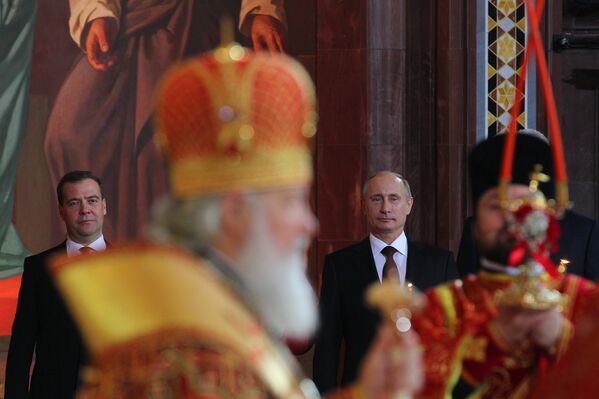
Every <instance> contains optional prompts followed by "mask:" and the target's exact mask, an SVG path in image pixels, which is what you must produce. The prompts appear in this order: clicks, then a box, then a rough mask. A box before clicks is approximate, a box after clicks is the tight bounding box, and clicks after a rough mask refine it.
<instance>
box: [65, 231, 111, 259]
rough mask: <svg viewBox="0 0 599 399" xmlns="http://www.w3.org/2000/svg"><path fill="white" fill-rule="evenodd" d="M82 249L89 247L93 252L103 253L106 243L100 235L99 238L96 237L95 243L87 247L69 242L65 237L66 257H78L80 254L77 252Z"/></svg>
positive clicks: (102, 235)
mask: <svg viewBox="0 0 599 399" xmlns="http://www.w3.org/2000/svg"><path fill="white" fill-rule="evenodd" d="M82 247H90V248H92V249H93V250H95V251H104V250H105V249H106V241H105V240H104V234H100V237H98V239H97V240H96V241H94V242H92V243H91V244H89V245H83V244H80V243H78V242H75V241H73V240H71V239H70V238H69V237H67V255H68V256H73V255H79V254H80V252H79V250H80V249H81V248H82Z"/></svg>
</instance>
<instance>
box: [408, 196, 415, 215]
mask: <svg viewBox="0 0 599 399" xmlns="http://www.w3.org/2000/svg"><path fill="white" fill-rule="evenodd" d="M407 203H408V211H407V212H406V215H409V214H410V212H412V205H414V197H410V198H408V199H407Z"/></svg>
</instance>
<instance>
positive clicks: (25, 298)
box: [4, 171, 106, 399]
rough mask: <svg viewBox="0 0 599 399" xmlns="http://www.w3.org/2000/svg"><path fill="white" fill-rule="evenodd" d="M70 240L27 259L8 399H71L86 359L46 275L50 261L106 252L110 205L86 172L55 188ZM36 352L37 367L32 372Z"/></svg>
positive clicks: (8, 374) (13, 337)
mask: <svg viewBox="0 0 599 399" xmlns="http://www.w3.org/2000/svg"><path fill="white" fill-rule="evenodd" d="M56 191H57V195H58V203H59V213H60V216H61V218H62V220H63V221H64V223H65V227H66V230H67V238H66V241H64V242H62V243H61V244H59V245H57V246H56V247H54V248H51V249H49V250H47V251H44V252H42V253H40V254H37V255H33V256H30V257H28V258H26V259H25V263H24V271H23V276H22V280H21V288H20V290H19V298H18V302H17V312H16V315H15V320H14V322H13V326H12V334H11V340H10V346H9V349H8V357H7V361H6V385H5V393H4V398H5V399H20V398H61V399H62V398H65V399H67V398H72V397H74V395H75V390H76V388H77V382H78V376H79V367H80V364H81V363H82V361H83V360H84V356H85V353H84V350H83V347H82V344H81V338H80V335H79V333H78V331H77V329H76V327H75V324H74V322H73V320H72V319H71V316H70V315H69V313H68V312H67V309H66V308H65V305H64V303H63V301H62V299H61V297H60V295H59V294H58V291H57V289H56V287H55V285H54V283H53V281H52V280H51V278H50V275H49V274H48V270H46V264H47V261H48V259H49V258H50V257H52V256H56V255H58V254H61V253H62V254H64V253H66V254H67V255H68V256H74V255H78V254H81V253H85V252H91V251H101V250H104V249H105V248H106V242H105V241H104V236H103V234H102V225H103V222H104V215H106V201H105V199H104V196H103V195H102V190H101V182H100V180H99V179H98V178H97V177H96V176H94V175H93V174H92V173H91V172H88V171H73V172H69V173H67V174H66V175H65V176H63V178H62V179H61V180H60V182H59V183H58V187H57V189H56ZM34 348H35V364H34V367H33V372H32V374H31V381H30V373H29V371H30V367H31V362H32V356H33V351H34Z"/></svg>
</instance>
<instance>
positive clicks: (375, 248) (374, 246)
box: [369, 232, 408, 285]
mask: <svg viewBox="0 0 599 399" xmlns="http://www.w3.org/2000/svg"><path fill="white" fill-rule="evenodd" d="M369 238H370V249H371V250H372V257H373V258H374V264H375V266H376V272H377V274H378V275H379V281H383V266H385V260H386V259H385V255H383V254H382V253H381V251H382V250H383V248H385V247H387V246H391V247H393V248H395V249H396V250H397V252H395V254H393V260H394V261H395V264H396V265H397V270H398V271H399V281H400V282H401V284H402V285H403V284H404V283H405V281H406V268H407V266H408V239H407V238H406V234H405V233H404V232H402V233H401V235H400V236H399V237H397V238H396V239H395V241H393V242H392V243H391V244H390V245H387V243H385V242H384V241H382V240H379V239H378V238H376V237H375V236H374V235H372V234H370V237H369Z"/></svg>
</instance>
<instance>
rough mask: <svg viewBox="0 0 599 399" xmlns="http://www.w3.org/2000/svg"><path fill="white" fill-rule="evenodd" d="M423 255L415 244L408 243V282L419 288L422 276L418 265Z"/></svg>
mask: <svg viewBox="0 0 599 399" xmlns="http://www.w3.org/2000/svg"><path fill="white" fill-rule="evenodd" d="M420 258H421V254H420V251H419V248H418V247H417V246H416V245H414V243H412V242H410V241H408V261H407V262H406V281H409V282H411V283H413V284H414V285H416V286H418V283H419V282H420V276H419V275H418V264H419V263H420Z"/></svg>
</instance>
